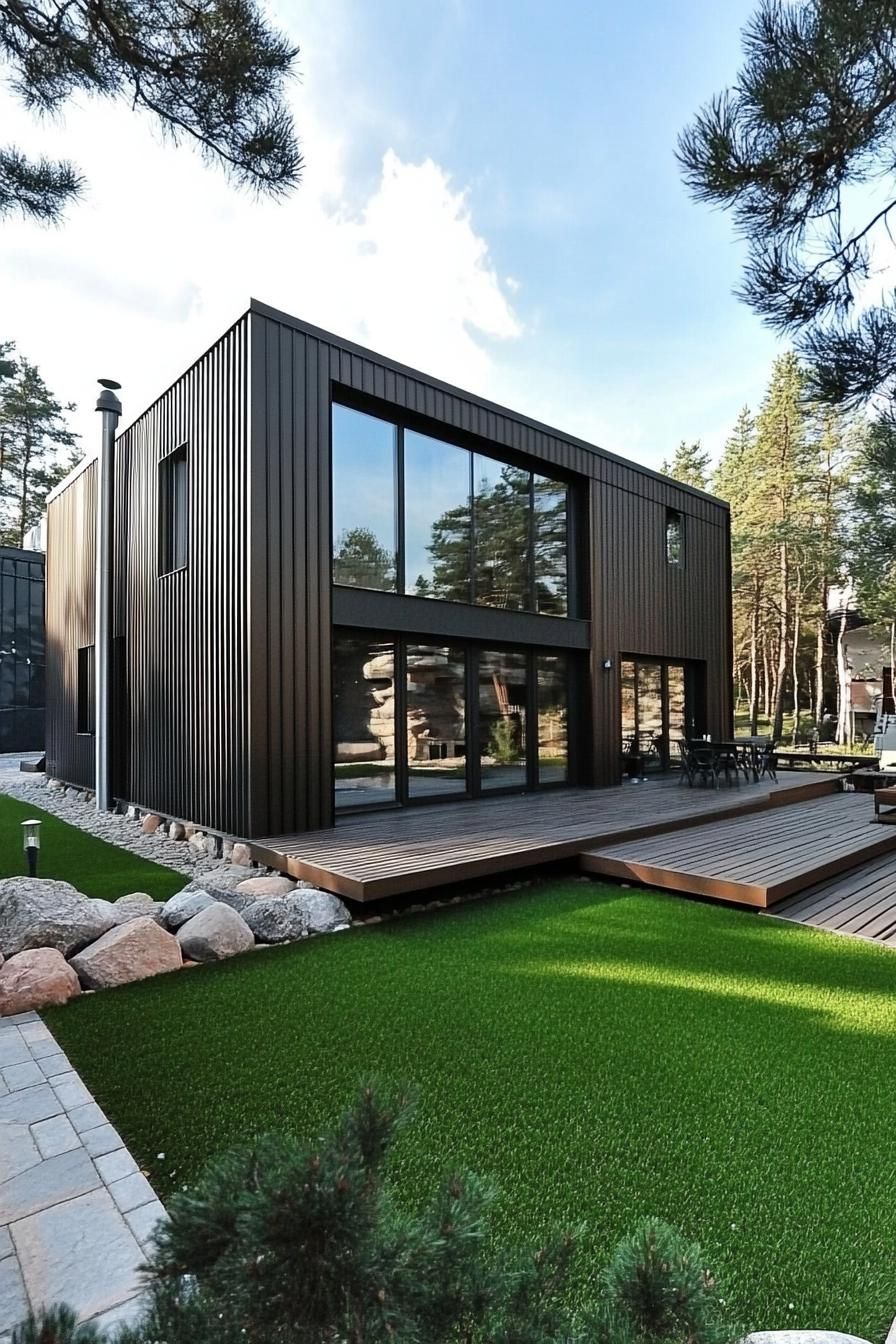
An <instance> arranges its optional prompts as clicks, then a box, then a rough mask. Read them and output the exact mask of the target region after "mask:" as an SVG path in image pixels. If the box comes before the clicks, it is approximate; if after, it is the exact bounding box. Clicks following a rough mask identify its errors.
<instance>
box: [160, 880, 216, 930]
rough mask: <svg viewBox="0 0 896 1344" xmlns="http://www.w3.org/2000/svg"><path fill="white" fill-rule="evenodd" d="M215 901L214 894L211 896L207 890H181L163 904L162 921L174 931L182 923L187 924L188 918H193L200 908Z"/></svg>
mask: <svg viewBox="0 0 896 1344" xmlns="http://www.w3.org/2000/svg"><path fill="white" fill-rule="evenodd" d="M191 887H192V884H191ZM214 903H215V898H214V896H210V895H209V893H208V892H207V891H199V890H191V889H190V888H187V889H186V890H185V891H179V892H178V893H177V895H176V896H172V897H171V899H170V901H166V902H165V904H164V905H163V906H162V913H161V920H160V922H161V924H162V925H163V927H164V928H166V929H170V930H171V932H172V933H174V932H176V930H177V929H179V928H180V927H181V925H182V924H186V922H187V920H188V919H192V918H193V916H194V915H198V914H199V912H200V910H204V909H205V908H206V906H209V905H214Z"/></svg>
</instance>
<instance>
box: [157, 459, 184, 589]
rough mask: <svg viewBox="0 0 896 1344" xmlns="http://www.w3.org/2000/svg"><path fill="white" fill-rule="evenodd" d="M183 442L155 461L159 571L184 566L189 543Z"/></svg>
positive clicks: (169, 571) (165, 571)
mask: <svg viewBox="0 0 896 1344" xmlns="http://www.w3.org/2000/svg"><path fill="white" fill-rule="evenodd" d="M187 471H188V462H187V445H186V444H185V443H182V444H181V446H180V447H179V448H175V450H174V452H173V453H169V454H168V456H167V457H163V458H162V460H161V462H160V463H159V573H160V574H170V573H171V572H172V571H173V570H175V569H184V568H185V567H186V564H187V550H188V544H189V510H188V484H189V481H188V476H187Z"/></svg>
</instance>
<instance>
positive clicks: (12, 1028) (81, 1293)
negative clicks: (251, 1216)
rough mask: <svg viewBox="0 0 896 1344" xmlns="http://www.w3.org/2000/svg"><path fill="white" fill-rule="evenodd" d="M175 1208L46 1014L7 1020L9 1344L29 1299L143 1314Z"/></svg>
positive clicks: (1, 1102)
mask: <svg viewBox="0 0 896 1344" xmlns="http://www.w3.org/2000/svg"><path fill="white" fill-rule="evenodd" d="M164 1216H165V1210H164V1208H163V1207H162V1205H161V1204H160V1203H159V1200H158V1199H157V1198H156V1195H155V1192H154V1190H153V1188H152V1186H151V1185H150V1184H149V1182H148V1181H147V1179H146V1177H145V1176H144V1175H143V1174H142V1172H140V1171H139V1170H138V1167H137V1163H136V1162H135V1161H134V1159H133V1158H132V1157H131V1155H130V1153H129V1152H128V1150H127V1148H125V1146H124V1144H123V1143H122V1141H121V1138H120V1136H119V1135H118V1134H117V1133H116V1131H115V1129H114V1128H113V1127H112V1125H110V1124H109V1122H108V1120H107V1119H106V1117H105V1116H104V1115H103V1112H102V1111H101V1110H100V1108H99V1106H98V1105H97V1104H96V1102H95V1101H94V1099H93V1097H92V1096H91V1094H90V1092H89V1091H88V1090H87V1088H86V1087H85V1086H84V1084H83V1082H82V1081H81V1079H80V1078H79V1077H78V1075H77V1073H75V1071H74V1070H73V1069H72V1066H71V1064H70V1063H69V1061H68V1059H67V1058H66V1056H65V1054H64V1053H63V1052H62V1051H61V1050H60V1048H59V1046H58V1044H57V1043H56V1041H55V1040H54V1038H53V1036H52V1035H51V1033H50V1031H49V1029H48V1028H47V1027H46V1026H45V1025H44V1023H43V1022H41V1020H40V1018H39V1017H38V1015H37V1013H20V1014H19V1015H18V1016H16V1017H2V1018H0V1344H7V1341H8V1340H9V1332H10V1331H11V1330H12V1328H13V1326H15V1325H17V1324H18V1322H19V1321H20V1320H21V1319H22V1318H23V1316H25V1314H26V1312H27V1310H28V1308H29V1306H31V1307H35V1308H37V1307H41V1306H49V1305H51V1304H52V1303H54V1302H68V1303H69V1305H70V1306H71V1307H73V1308H74V1309H75V1311H77V1312H78V1314H79V1316H80V1317H81V1319H82V1320H93V1321H95V1322H96V1323H97V1324H99V1325H103V1326H111V1325H113V1324H119V1323H123V1322H125V1321H130V1320H132V1319H133V1318H134V1317H135V1316H136V1315H137V1314H138V1312H139V1307H140V1293H141V1288H142V1285H141V1280H140V1275H139V1267H140V1265H141V1263H142V1262H143V1259H144V1254H145V1252H144V1248H145V1246H146V1242H147V1239H148V1237H149V1235H150V1233H151V1231H152V1229H153V1228H154V1227H155V1225H156V1223H157V1222H158V1220H159V1219H160V1218H163V1217H164Z"/></svg>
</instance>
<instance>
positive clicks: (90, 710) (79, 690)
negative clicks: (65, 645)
mask: <svg viewBox="0 0 896 1344" xmlns="http://www.w3.org/2000/svg"><path fill="white" fill-rule="evenodd" d="M95 679H96V664H95V663H94V659H93V645H92V644H85V645H83V646H82V647H81V648H80V649H79V650H78V680H77V685H76V687H75V695H76V705H75V715H76V719H77V725H76V731H77V732H79V733H93V732H94V731H95V726H96V710H95V706H96V696H95V686H96V680H95Z"/></svg>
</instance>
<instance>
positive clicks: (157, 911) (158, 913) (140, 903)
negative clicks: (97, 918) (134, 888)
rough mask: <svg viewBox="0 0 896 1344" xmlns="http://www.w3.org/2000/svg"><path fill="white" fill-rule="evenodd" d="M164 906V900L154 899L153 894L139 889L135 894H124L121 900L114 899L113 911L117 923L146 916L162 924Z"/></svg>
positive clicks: (124, 922) (125, 922)
mask: <svg viewBox="0 0 896 1344" xmlns="http://www.w3.org/2000/svg"><path fill="white" fill-rule="evenodd" d="M164 908H165V902H164V901H154V900H153V898H152V897H151V896H147V895H145V893H143V892H140V891H138V892H135V893H134V895H133V896H122V898H121V900H120V901H114V902H113V904H112V912H111V913H112V918H113V919H114V920H115V923H116V924H127V922H128V920H131V919H144V918H145V917H146V916H149V918H150V919H154V920H155V921H156V923H157V924H161V922H162V911H163V910H164Z"/></svg>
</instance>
